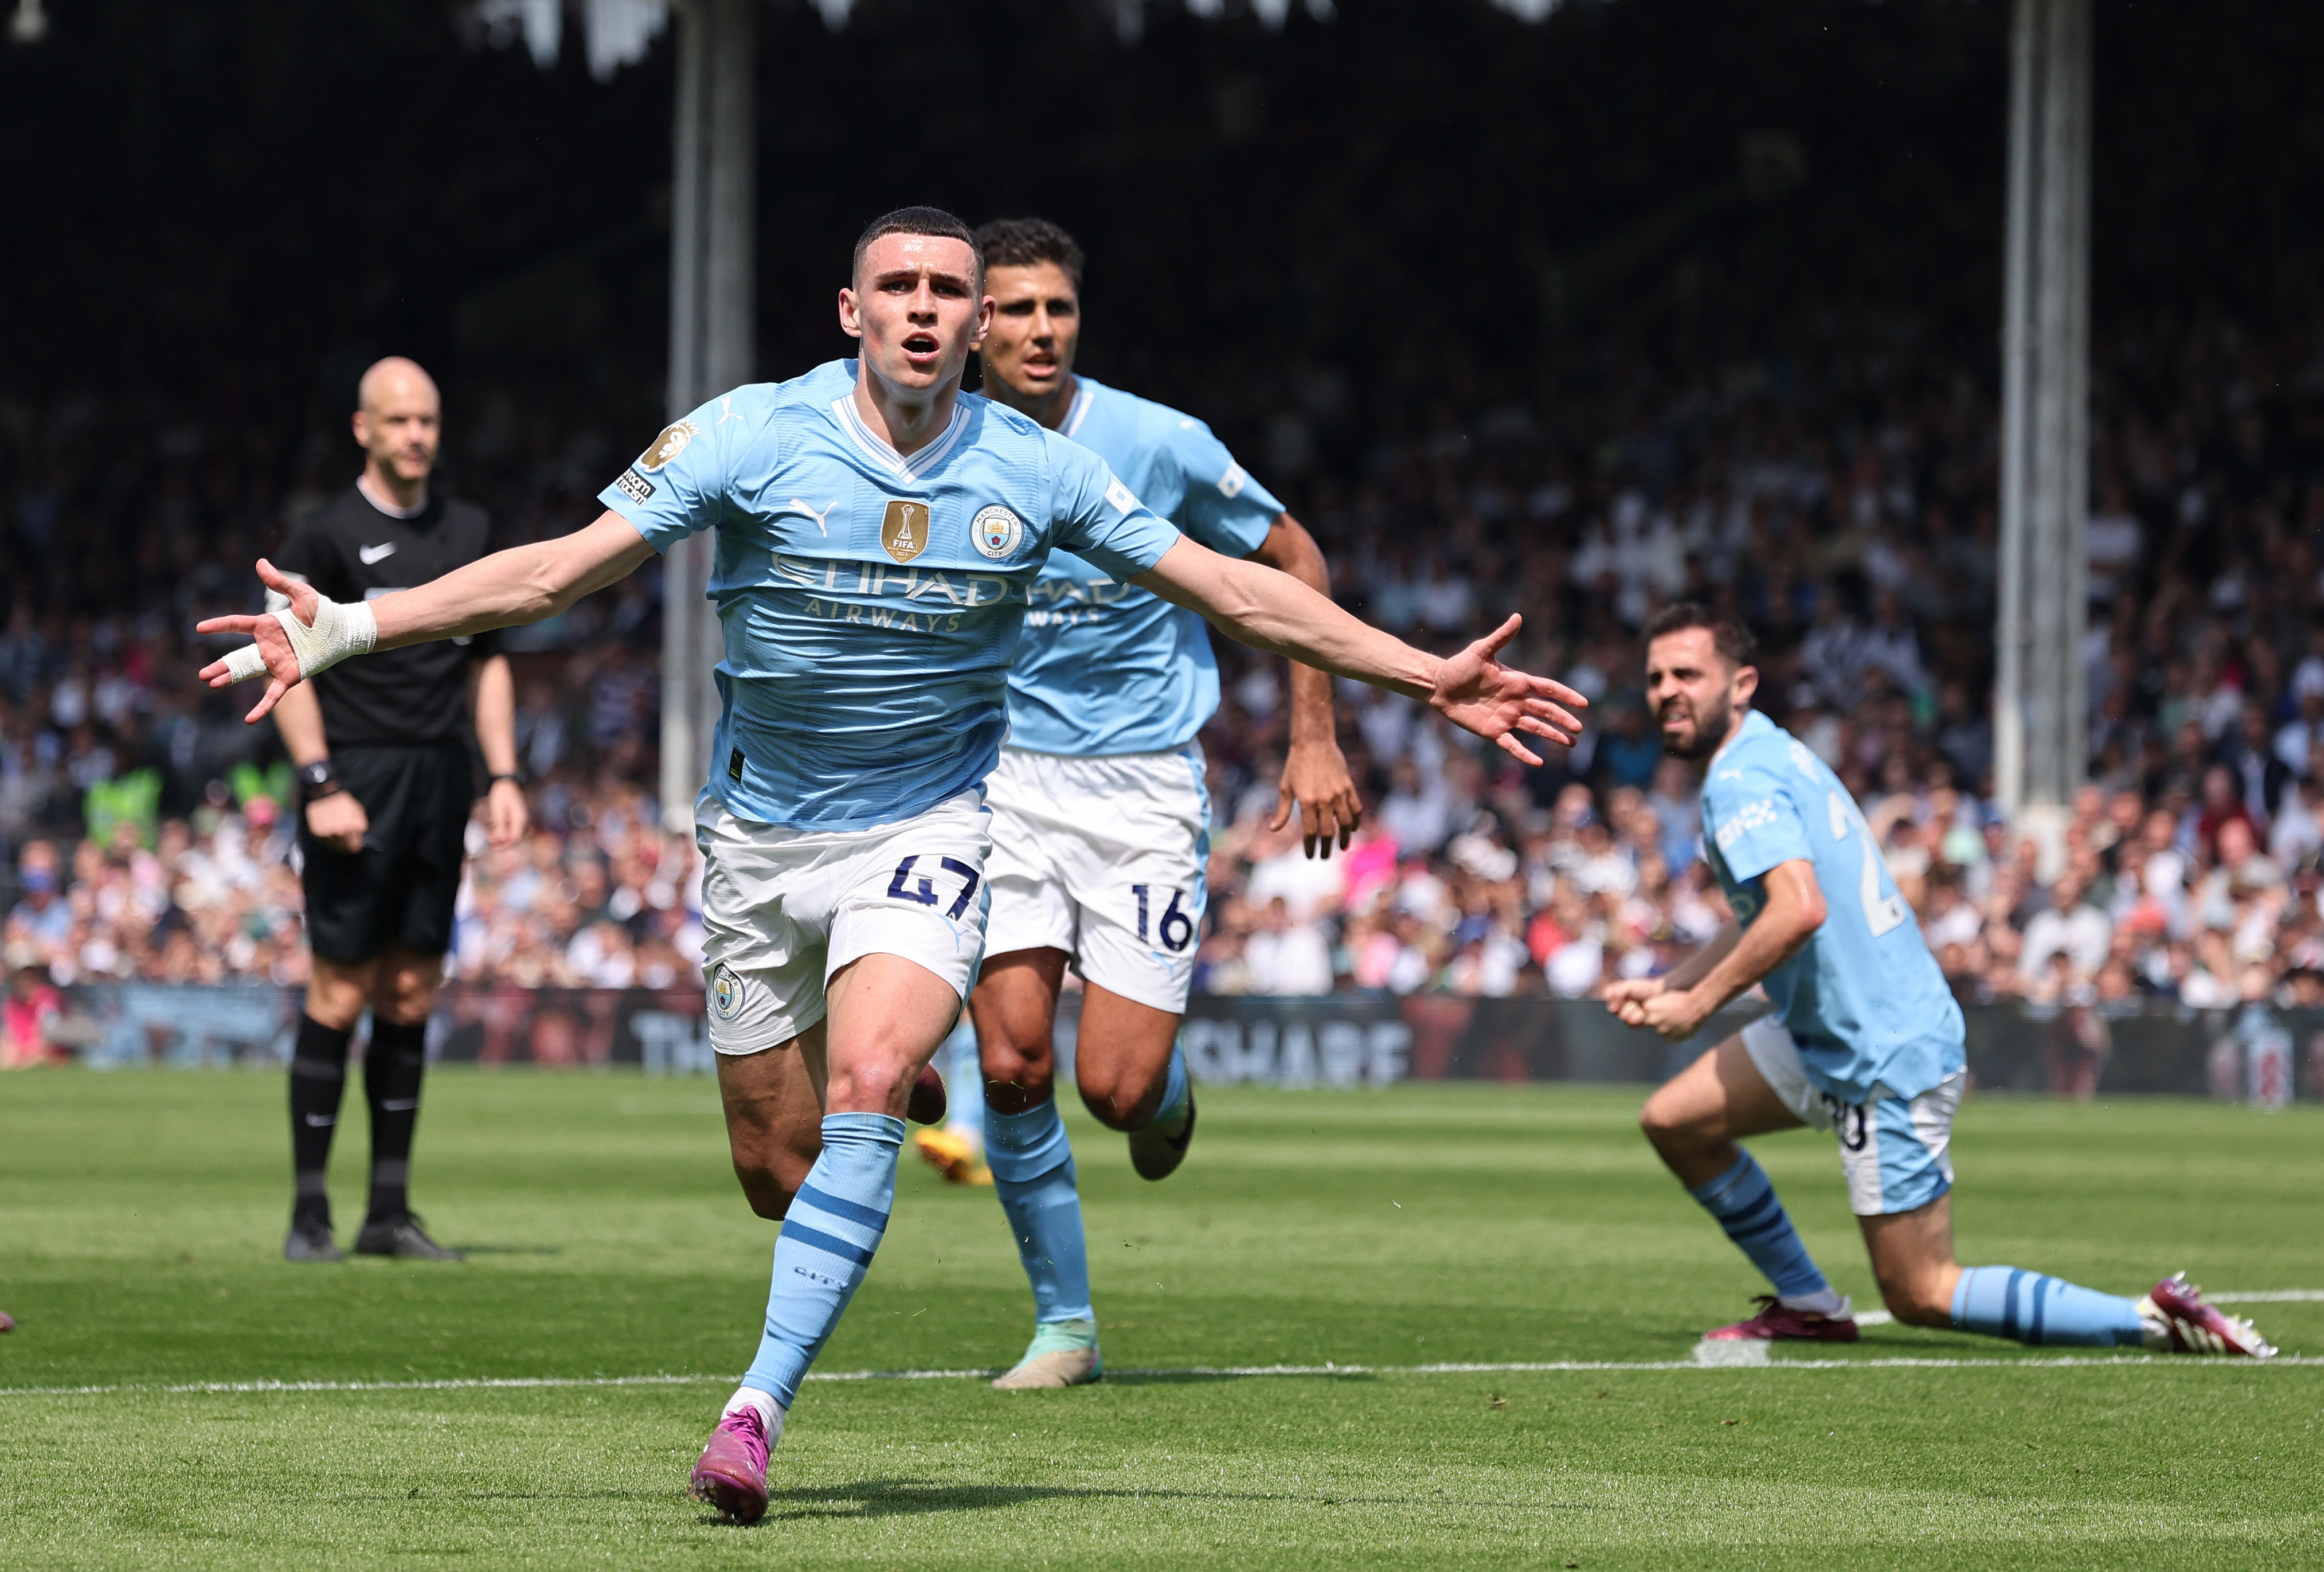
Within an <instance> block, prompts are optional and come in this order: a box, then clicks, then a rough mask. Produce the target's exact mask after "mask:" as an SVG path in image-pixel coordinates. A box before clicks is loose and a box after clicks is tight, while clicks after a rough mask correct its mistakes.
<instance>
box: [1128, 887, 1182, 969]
mask: <svg viewBox="0 0 2324 1572" xmlns="http://www.w3.org/2000/svg"><path fill="white" fill-rule="evenodd" d="M1130 893H1131V894H1133V895H1135V896H1137V897H1138V938H1139V942H1140V943H1143V942H1145V939H1146V919H1147V908H1148V904H1149V903H1150V902H1151V901H1152V899H1153V897H1152V894H1151V892H1149V891H1148V887H1147V886H1146V885H1144V884H1132V885H1131V886H1130ZM1185 893H1186V892H1185V891H1184V890H1173V891H1171V892H1170V904H1169V905H1167V906H1166V907H1164V908H1163V909H1162V920H1160V921H1159V922H1157V923H1156V924H1155V925H1154V937H1155V938H1157V939H1160V940H1161V941H1162V948H1164V949H1167V950H1168V951H1170V952H1171V953H1172V954H1174V955H1175V954H1176V953H1177V952H1178V951H1180V950H1183V949H1185V948H1186V946H1187V945H1188V944H1190V943H1192V942H1193V941H1194V919H1193V918H1191V917H1189V916H1187V915H1186V914H1185V912H1183V911H1179V910H1178V902H1179V899H1180V898H1181V897H1182V896H1184V895H1185Z"/></svg>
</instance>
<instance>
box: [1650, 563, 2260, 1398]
mask: <svg viewBox="0 0 2324 1572" xmlns="http://www.w3.org/2000/svg"><path fill="white" fill-rule="evenodd" d="M1646 638H1647V644H1646V693H1647V697H1648V699H1649V701H1650V702H1652V703H1653V705H1654V706H1655V714H1656V716H1657V717H1658V718H1659V719H1660V722H1661V725H1662V728H1663V742H1664V745H1665V748H1666V749H1667V750H1668V751H1669V752H1670V753H1673V754H1677V755H1678V756H1679V757H1681V758H1684V759H1694V760H1701V761H1705V762H1706V766H1707V775H1706V779H1705V781H1704V782H1703V788H1702V835H1703V855H1704V856H1705V857H1706V858H1707V859H1708V860H1709V862H1710V864H1711V871H1712V872H1713V873H1714V874H1717V875H1718V878H1719V883H1720V888H1721V889H1722V890H1724V891H1725V892H1726V895H1727V902H1728V905H1729V909H1730V910H1731V911H1732V912H1733V913H1734V916H1733V919H1732V920H1730V921H1729V923H1728V924H1727V926H1726V927H1725V928H1724V929H1721V930H1720V934H1719V936H1718V937H1717V938H1716V939H1712V940H1711V943H1710V944H1708V945H1707V946H1705V947H1704V948H1703V949H1702V950H1701V953H1699V954H1697V955H1696V956H1694V957H1692V958H1691V959H1689V960H1688V961H1687V962H1686V963H1685V964H1684V965H1683V966H1679V967H1677V968H1676V969H1675V970H1674V971H1673V972H1671V973H1670V975H1669V976H1664V977H1658V978H1641V979H1638V980H1636V981H1631V982H1618V983H1615V984H1612V985H1609V987H1608V988H1607V990H1606V1003H1607V1007H1608V1008H1609V1009H1610V1010H1612V1011H1613V1012H1614V1013H1616V1014H1617V1015H1618V1016H1619V1017H1620V1018H1621V1019H1622V1020H1623V1021H1625V1022H1628V1024H1630V1025H1632V1026H1646V1027H1652V1028H1653V1029H1655V1031H1659V1032H1660V1033H1662V1035H1663V1036H1665V1037H1666V1038H1668V1039H1670V1040H1673V1041H1683V1040H1685V1039H1687V1038H1689V1037H1692V1036H1693V1035H1694V1034H1695V1032H1696V1031H1700V1030H1701V1027H1702V1024H1703V1022H1706V1021H1708V1020H1710V1019H1711V1014H1712V1013H1714V1012H1715V1011H1717V1010H1718V1009H1719V1007H1720V1005H1722V1004H1724V1003H1727V1002H1728V1001H1729V1000H1730V999H1732V998H1734V997H1735V996H1736V995H1737V994H1741V993H1742V992H1743V991H1744V990H1746V989H1747V988H1749V987H1750V986H1751V985H1753V984H1755V983H1757V984H1759V985H1762V986H1764V987H1765V988H1766V994H1767V996H1768V998H1769V999H1771V1000H1773V1001H1774V1003H1775V1013H1774V1014H1772V1015H1769V1016H1766V1017H1765V1018H1763V1019H1761V1020H1759V1021H1757V1022H1753V1023H1752V1024H1751V1025H1749V1026H1747V1027H1745V1028H1744V1029H1743V1031H1741V1032H1740V1033H1739V1034H1738V1035H1737V1036H1735V1037H1732V1038H1729V1039H1728V1040H1726V1041H1725V1042H1723V1043H1720V1045H1719V1046H1718V1047H1717V1048H1716V1049H1714V1050H1711V1052H1709V1053H1707V1054H1705V1055H1703V1056H1702V1057H1701V1059H1697V1060H1696V1061H1695V1062H1694V1063H1693V1064H1692V1066H1690V1067H1689V1068H1687V1069H1685V1070H1684V1071H1683V1072H1681V1073H1680V1074H1679V1075H1678V1076H1676V1077H1674V1078H1673V1079H1672V1080H1671V1081H1670V1082H1669V1083H1668V1084H1667V1085H1665V1087H1662V1088H1661V1089H1660V1090H1659V1091H1657V1092H1655V1095H1654V1096H1652V1097H1650V1098H1648V1099H1647V1101H1646V1111H1645V1113H1644V1114H1643V1115H1642V1117H1641V1123H1642V1124H1644V1125H1645V1127H1646V1138H1647V1139H1648V1140H1649V1141H1651V1142H1654V1145H1655V1150H1656V1151H1658V1152H1660V1153H1661V1154H1662V1158H1663V1161H1665V1163H1667V1164H1669V1166H1670V1169H1671V1171H1672V1172H1673V1173H1674V1174H1676V1175H1677V1176H1678V1178H1679V1180H1680V1182H1681V1183H1683V1184H1684V1185H1685V1186H1686V1187H1687V1190H1688V1193H1689V1194H1690V1195H1692V1196H1693V1197H1694V1198H1695V1199H1696V1200H1698V1201H1700V1202H1701V1204H1702V1206H1703V1207H1704V1208H1705V1209H1706V1210H1708V1211H1709V1212H1710V1213H1711V1216H1713V1217H1715V1218H1717V1219H1718V1220H1719V1224H1720V1227H1721V1228H1723V1229H1725V1230H1726V1232H1727V1235H1728V1237H1729V1238H1730V1239H1732V1240H1734V1242H1735V1243H1736V1244H1737V1245H1738V1247H1740V1248H1741V1249H1742V1251H1743V1253H1745V1254H1746V1255H1748V1256H1749V1257H1750V1259H1751V1262H1752V1264H1754V1265H1755V1266H1757V1267H1758V1268H1759V1270H1760V1271H1763V1272H1765V1273H1766V1275H1767V1278H1768V1280H1769V1281H1771V1282H1772V1283H1773V1284H1774V1286H1775V1292H1774V1293H1773V1294H1770V1295H1763V1296H1761V1298H1762V1305H1763V1308H1761V1310H1760V1312H1759V1313H1758V1314H1757V1315H1756V1316H1753V1317H1752V1318H1750V1319H1748V1320H1747V1321H1742V1322H1738V1324H1736V1325H1734V1326H1731V1327H1720V1328H1719V1329H1718V1330H1716V1331H1713V1332H1711V1333H1709V1334H1708V1336H1710V1337H1711V1338H1713V1339H1720V1340H1734V1341H1739V1340H1744V1339H1753V1338H1805V1339H1811V1340H1816V1341H1823V1342H1842V1343H1847V1342H1854V1341H1855V1340H1856V1336H1857V1324H1856V1318H1855V1316H1854V1313H1853V1311H1852V1310H1851V1308H1850V1307H1849V1301H1848V1299H1846V1298H1845V1297H1844V1296H1843V1295H1841V1294H1840V1293H1839V1292H1838V1291H1837V1290H1834V1289H1833V1288H1832V1286H1831V1283H1830V1282H1828V1281H1825V1279H1824V1275H1823V1273H1822V1272H1821V1271H1818V1270H1817V1268H1816V1264H1815V1262H1813V1261H1812V1260H1811V1259H1810V1258H1809V1255H1808V1252H1807V1247H1806V1246H1805V1245H1804V1244H1802V1243H1801V1242H1800V1237H1799V1235H1798V1234H1797V1233H1795V1232H1794V1230H1793V1227H1792V1222H1791V1218H1790V1217H1789V1216H1787V1215H1786V1214H1785V1212H1784V1206H1783V1203H1782V1202H1781V1201H1779V1200H1777V1199H1776V1198H1775V1188H1774V1186H1772V1185H1771V1184H1770V1183H1769V1182H1768V1180H1767V1176H1766V1172H1765V1171H1763V1170H1761V1169H1760V1167H1759V1165H1758V1163H1757V1161H1755V1160H1754V1159H1753V1158H1752V1156H1751V1154H1750V1153H1749V1152H1748V1151H1744V1150H1743V1149H1742V1148H1740V1147H1738V1146H1737V1145H1736V1144H1735V1142H1737V1141H1738V1140H1739V1139H1741V1138H1743V1137H1745V1136H1750V1135H1760V1134H1765V1133H1768V1132H1770V1131H1775V1130H1787V1129H1793V1128H1795V1127H1797V1126H1799V1125H1801V1124H1812V1125H1814V1126H1815V1127H1816V1128H1818V1129H1836V1130H1837V1131H1838V1133H1839V1138H1840V1166H1841V1168H1842V1169H1843V1170H1846V1173H1847V1176H1848V1197H1849V1207H1850V1209H1851V1210H1853V1211H1854V1212H1855V1213H1856V1216H1857V1221H1858V1224H1859V1225H1861V1227H1862V1229H1863V1231H1864V1242H1865V1245H1866V1247H1867V1249H1868V1250H1869V1252H1870V1253H1871V1256H1872V1271H1873V1275H1874V1277H1875V1279H1876V1280H1877V1281H1878V1283H1879V1285H1880V1294H1881V1298H1882V1299H1883V1300H1884V1301H1885V1302H1886V1305H1887V1307H1888V1308H1889V1310H1890V1312H1891V1313H1893V1314H1894V1315H1895V1318H1896V1319H1898V1320H1900V1321H1904V1322H1906V1323H1909V1324H1911V1325H1913V1326H1919V1327H1960V1328H1962V1329H1964V1330H1967V1331H1972V1332H1986V1333H1991V1334H1994V1335H1996V1336H2004V1337H2014V1338H2015V1339H2017V1340H2018V1341H2019V1342H2022V1343H2028V1344H2039V1343H2063V1344H2095V1345H2126V1346H2131V1347H2137V1346H2142V1345H2143V1346H2145V1347H2148V1348H2154V1349H2172V1350H2178V1351H2181V1352H2188V1353H2199V1354H2240V1355H2255V1356H2258V1357H2262V1358H2264V1357H2266V1356H2267V1355H2271V1354H2273V1352H2274V1350H2273V1348H2271V1347H2269V1346H2268V1345H2267V1344H2266V1343H2265V1342H2264V1341H2263V1340H2262V1339H2261V1338H2260V1336H2259V1335H2258V1334H2257V1333H2256V1332H2255V1331H2254V1330H2253V1329H2252V1327H2251V1326H2250V1325H2249V1323H2247V1322H2245V1321H2241V1320H2238V1319H2236V1318H2233V1317H2230V1316H2227V1315H2223V1314H2221V1313H2220V1312H2219V1311H2218V1309H2217V1308H2213V1307H2212V1306H2210V1305H2208V1304H2206V1303H2204V1302H2203V1299H2202V1297H2201V1295H2200V1294H2199V1292H2197V1290H2195V1289H2194V1288H2193V1287H2192V1286H2190V1284H2188V1283H2187V1282H2186V1281H2185V1279H2184V1277H2183V1276H2179V1277H2172V1278H2166V1279H2164V1280H2163V1281H2161V1282H2159V1283H2157V1284H2156V1285H2155V1286H2154V1289H2153V1291H2152V1292H2151V1293H2149V1294H2148V1295H2147V1297H2145V1298H2144V1299H2123V1298H2119V1297H2117V1296H2116V1295H2113V1294H2104V1293H2098V1292H2097V1291H2095V1290H2090V1289H2086V1288H2080V1287H2077V1286H2076V1285H2075V1284H2073V1283H2070V1282H2065V1281H2061V1280H2059V1279H2057V1278H2054V1277H2046V1276H2043V1274H2041V1273H2039V1272H2033V1271H2019V1270H2018V1269H2016V1268H2015V1267H2008V1266H1975V1267H1969V1268H1966V1269H1964V1268H1962V1267H1961V1266H1960V1265H1958V1264H1956V1263H1955V1262H1954V1260H1953V1237H1952V1201H1951V1198H1950V1192H1951V1190H1952V1182H1953V1170H1952V1162H1951V1161H1950V1157H1949V1156H1948V1155H1947V1148H1948V1146H1949V1145H1950V1141H1951V1136H1952V1123H1953V1114H1954V1112H1955V1110H1957V1109H1958V1108H1959V1107H1960V1097H1961V1091H1962V1088H1963V1087H1964V1085H1965V1084H1966V1081H1967V1071H1966V1065H1967V1059H1966V1056H1965V1054H1964V1052H1963V1047H1962V1027H1961V1014H1960V1006H1959V1005H1957V1004H1956V1003H1954V1002H1953V998H1952V994H1951V993H1950V991H1949V990H1948V989H1947V988H1946V986H1945V980H1944V977H1943V976H1942V975H1941V973H1940V972H1939V971H1938V970H1937V964H1936V961H1935V960H1934V959H1933V958H1932V957H1931V956H1930V954H1929V948H1928V946H1927V945H1926V944H1925V943H1924V942H1923V940H1922V938H1921V928H1920V924H1919V922H1918V921H1917V920H1915V919H1914V915H1913V911H1912V908H1911V907H1909V906H1907V905H1906V904H1905V902H1904V897H1903V896H1902V895H1901V894H1899V893H1898V892H1897V890H1896V886H1895V882H1894V881H1893V880H1891V879H1890V878H1889V876H1888V869H1887V866H1886V863H1885V861H1884V860H1883V858H1882V856H1881V852H1880V848H1879V847H1878V846H1876V845H1874V844H1873V839H1872V832H1871V830H1870V829H1869V828H1867V827H1866V825H1865V822H1864V816H1863V814H1862V813H1861V812H1859V811H1858V809H1857V806H1856V801H1855V800H1854V799H1853V798H1851V797H1850V796H1849V793H1848V790H1847V788H1845V787H1844V786H1842V785H1841V784H1840V780H1839V778H1838V777H1837V776H1835V775H1834V774H1833V773H1832V772H1831V771H1830V770H1829V769H1827V768H1825V766H1824V764H1823V762H1822V761H1821V760H1820V759H1818V758H1817V757H1816V756H1815V755H1814V754H1812V753H1810V752H1809V751H1808V750H1807V747H1806V746H1805V744H1802V743H1801V742H1800V741H1799V740H1798V739H1797V738H1795V737H1794V736H1792V735H1790V734H1788V733H1786V732H1784V731H1783V730H1781V729H1779V728H1778V727H1777V726H1775V724H1774V723H1773V722H1771V721H1769V720H1768V719H1767V718H1766V717H1765V716H1762V715H1760V714H1758V713H1757V712H1756V711H1754V710H1753V709H1752V708H1751V707H1750V704H1751V698H1752V696H1753V695H1754V694H1755V693H1756V692H1757V689H1758V683H1759V673H1758V671H1757V668H1755V667H1754V666H1753V665H1752V663H1751V662H1752V658H1753V655H1754V650H1753V647H1752V642H1751V635H1750V633H1748V631H1746V630H1745V629H1744V628H1743V627H1742V626H1740V625H1739V624H1736V623H1734V622H1732V621H1729V620H1728V619H1725V618H1722V617H1720V616H1718V615H1714V614H1712V613H1711V612H1709V611H1707V610H1705V609H1704V608H1703V607H1701V606H1671V607H1669V608H1667V609H1665V611H1663V612H1661V613H1659V614H1657V615H1655V618H1654V619H1653V620H1652V621H1651V622H1649V623H1648V624H1646Z"/></svg>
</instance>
